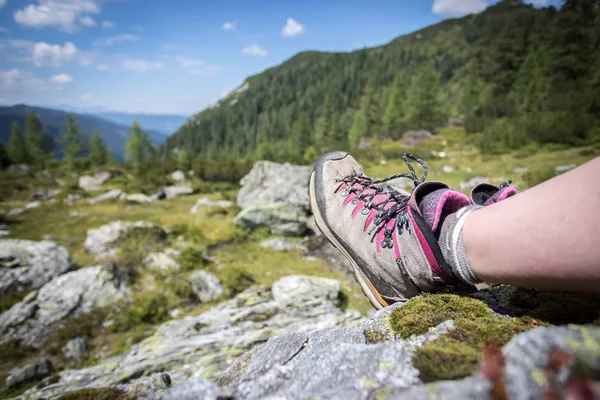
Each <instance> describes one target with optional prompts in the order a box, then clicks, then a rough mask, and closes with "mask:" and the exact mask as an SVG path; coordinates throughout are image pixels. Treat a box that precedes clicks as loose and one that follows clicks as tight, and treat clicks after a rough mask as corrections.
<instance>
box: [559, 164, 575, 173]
mask: <svg viewBox="0 0 600 400" xmlns="http://www.w3.org/2000/svg"><path fill="white" fill-rule="evenodd" d="M575 167H577V165H575V164H569V165H559V166H558V167H556V168H555V170H556V172H558V173H559V174H560V173H562V172H567V171H570V170H572V169H573V168H575Z"/></svg>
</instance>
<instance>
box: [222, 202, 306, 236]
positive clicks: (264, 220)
mask: <svg viewBox="0 0 600 400" xmlns="http://www.w3.org/2000/svg"><path fill="white" fill-rule="evenodd" d="M234 223H235V224H236V225H238V226H241V227H243V228H246V229H256V228H258V227H261V226H266V227H268V228H269V229H270V231H271V233H273V234H281V235H284V236H302V235H304V234H305V233H306V232H307V230H308V217H307V216H306V215H305V214H304V212H303V211H300V210H298V208H297V207H296V206H294V205H291V204H286V203H268V204H262V203H254V204H253V205H251V206H250V207H247V208H245V209H243V210H242V211H241V212H240V213H239V214H238V215H237V216H236V217H235V220H234Z"/></svg>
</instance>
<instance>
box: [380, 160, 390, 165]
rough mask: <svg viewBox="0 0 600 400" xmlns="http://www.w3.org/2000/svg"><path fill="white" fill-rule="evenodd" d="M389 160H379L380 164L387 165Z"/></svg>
mask: <svg viewBox="0 0 600 400" xmlns="http://www.w3.org/2000/svg"><path fill="white" fill-rule="evenodd" d="M387 163H388V162H387V160H379V164H380V165H387Z"/></svg>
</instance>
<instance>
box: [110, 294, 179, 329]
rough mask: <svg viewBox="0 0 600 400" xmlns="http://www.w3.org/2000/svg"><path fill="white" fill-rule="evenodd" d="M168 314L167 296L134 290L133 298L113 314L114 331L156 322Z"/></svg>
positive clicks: (161, 320) (165, 317) (162, 319)
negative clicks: (123, 307)
mask: <svg viewBox="0 0 600 400" xmlns="http://www.w3.org/2000/svg"><path fill="white" fill-rule="evenodd" d="M168 316H169V304H168V300H167V297H166V296H165V295H164V294H162V293H160V292H151V291H145V292H136V293H135V294H134V296H133V300H132V302H131V304H130V305H128V306H127V307H126V308H125V309H124V310H119V313H118V314H117V315H115V316H114V321H115V323H114V324H113V325H112V330H113V331H115V332H122V331H127V330H129V329H132V328H135V327H136V326H139V325H142V324H157V323H160V322H163V321H164V320H165V319H167V317H168Z"/></svg>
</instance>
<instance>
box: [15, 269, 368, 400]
mask: <svg viewBox="0 0 600 400" xmlns="http://www.w3.org/2000/svg"><path fill="white" fill-rule="evenodd" d="M288 279H291V280H295V279H294V278H288ZM299 279H300V280H301V281H302V286H303V288H304V289H303V290H301V291H297V292H294V293H293V294H290V295H289V297H287V298H286V299H285V301H286V302H287V303H286V304H283V303H280V302H279V301H277V300H276V299H275V298H274V296H273V293H272V290H271V288H270V287H268V286H255V287H252V288H249V289H247V290H246V291H244V292H242V293H240V294H238V295H237V296H236V297H235V298H233V299H232V300H229V301H226V302H224V303H221V304H219V305H217V306H215V307H213V308H211V309H209V310H207V311H205V312H204V313H202V314H200V315H197V316H188V317H185V318H183V319H180V320H176V321H170V322H166V323H164V324H162V325H161V326H160V327H159V328H158V329H157V330H156V331H155V333H154V334H153V335H152V336H150V337H148V338H146V339H145V340H143V341H142V342H140V343H138V344H136V345H134V346H133V347H132V348H131V349H130V350H129V351H127V352H126V353H124V354H122V355H119V356H116V357H113V358H110V359H108V360H105V361H102V362H100V363H99V364H97V365H95V366H93V367H89V368H85V369H81V370H65V371H62V372H61V374H60V381H59V382H57V383H55V384H52V385H49V386H47V387H45V388H43V389H37V388H36V389H31V390H29V391H28V392H26V396H27V398H29V399H40V398H52V397H54V396H57V395H60V394H62V393H64V392H66V391H70V390H77V389H81V388H84V387H107V386H110V387H114V386H117V385H119V384H123V383H129V382H131V381H132V380H135V379H137V378H138V377H140V376H143V375H144V374H147V373H150V372H154V371H161V372H164V373H166V374H168V375H169V376H170V380H172V382H173V384H174V385H176V384H181V383H182V382H187V381H188V379H190V378H191V379H192V380H193V379H196V380H197V379H198V378H193V377H204V378H205V379H210V378H211V377H213V376H214V375H215V374H217V373H219V372H220V371H222V370H224V369H225V368H227V367H228V366H229V365H231V363H232V362H233V361H234V360H235V359H236V358H237V357H238V356H240V355H241V354H243V353H244V352H246V351H247V350H250V349H253V348H255V347H256V346H259V345H261V344H263V343H264V342H265V341H266V340H268V339H269V338H270V337H272V336H277V335H282V334H285V333H288V332H298V334H299V335H306V334H308V333H309V332H311V331H314V330H318V329H327V328H334V327H351V326H358V325H359V324H360V321H361V317H360V314H359V313H358V312H356V311H342V310H340V308H339V307H338V306H339V304H340V303H339V300H338V295H339V293H336V294H335V295H333V294H332V291H335V288H336V287H337V288H339V283H338V282H336V281H333V280H330V279H324V278H317V277H302V278H299ZM284 286H286V287H287V286H288V285H287V284H285V285H284ZM324 287H328V288H330V290H324V289H323V288H324ZM311 288H312V289H314V290H311ZM182 389H184V390H183V391H184V392H185V389H187V388H182ZM172 398H179V397H172ZM183 398H192V397H183ZM193 398H205V397H203V396H199V397H193Z"/></svg>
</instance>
